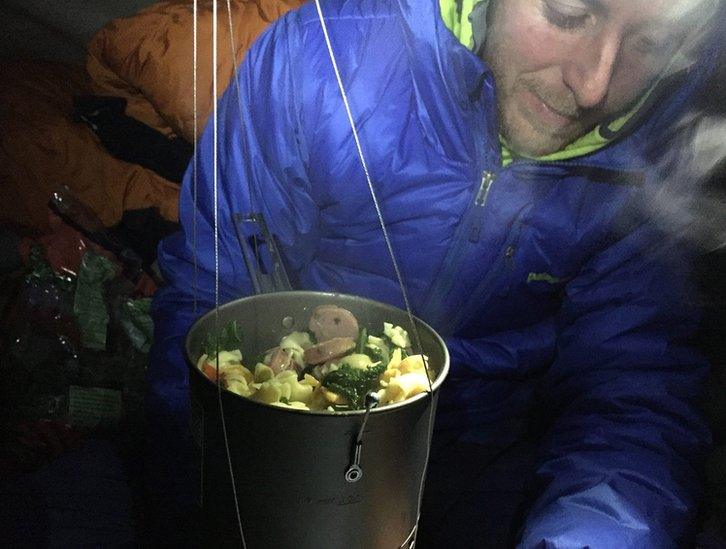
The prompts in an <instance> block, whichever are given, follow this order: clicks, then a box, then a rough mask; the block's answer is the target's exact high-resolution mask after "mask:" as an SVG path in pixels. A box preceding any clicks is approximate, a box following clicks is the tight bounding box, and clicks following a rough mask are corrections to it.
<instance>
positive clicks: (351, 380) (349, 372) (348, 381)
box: [323, 363, 386, 409]
mask: <svg viewBox="0 0 726 549" xmlns="http://www.w3.org/2000/svg"><path fill="white" fill-rule="evenodd" d="M385 369H386V365H385V364H383V363H380V364H378V365H376V366H368V367H367V368H366V369H365V370H361V369H357V368H351V367H350V366H348V365H346V364H344V365H342V366H341V367H340V368H338V369H337V370H335V371H332V372H330V373H329V374H328V375H327V376H325V379H324V380H323V387H326V388H327V389H330V390H331V391H333V392H334V393H338V394H340V395H343V396H344V397H345V398H347V399H348V401H349V402H350V403H351V404H352V405H353V407H354V408H356V409H359V408H363V406H364V405H365V397H366V394H367V393H368V392H369V391H372V390H373V389H375V388H376V387H377V386H378V378H379V377H380V376H381V374H382V373H383V372H384V371H385Z"/></svg>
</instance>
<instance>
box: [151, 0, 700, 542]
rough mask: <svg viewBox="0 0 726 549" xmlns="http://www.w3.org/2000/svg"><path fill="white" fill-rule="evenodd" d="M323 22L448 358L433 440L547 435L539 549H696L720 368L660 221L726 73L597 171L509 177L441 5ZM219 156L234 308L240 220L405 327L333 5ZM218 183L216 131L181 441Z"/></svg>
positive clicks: (171, 383)
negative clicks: (702, 465) (688, 118)
mask: <svg viewBox="0 0 726 549" xmlns="http://www.w3.org/2000/svg"><path fill="white" fill-rule="evenodd" d="M324 10H325V15H326V18H327V21H328V25H329V29H330V33H331V41H332V44H333V47H334V49H335V51H336V55H337V59H338V63H339V66H340V69H341V72H342V78H343V81H344V83H345V85H346V88H347V92H348V95H349V98H350V101H351V107H352V111H353V114H354V117H355V120H356V123H357V127H358V129H359V131H360V136H361V142H362V147H363V150H364V152H365V156H366V158H367V160H368V163H369V168H370V172H371V177H372V179H373V181H374V185H375V189H376V192H377V195H378V198H379V200H380V205H381V210H382V214H383V217H384V219H385V221H386V224H387V228H388V231H389V234H390V237H391V240H392V245H393V248H394V250H395V254H396V256H397V258H398V261H399V263H400V266H401V270H402V275H403V278H404V280H405V283H406V286H407V290H408V292H409V295H410V298H411V305H412V308H413V310H414V313H415V314H417V315H419V316H420V317H422V318H424V319H425V320H426V321H428V322H429V323H430V324H432V325H433V326H434V327H435V328H436V329H437V330H439V331H440V333H442V334H444V335H445V336H447V338H448V339H447V343H448V345H449V349H450V352H451V355H452V369H451V374H450V378H449V380H448V381H447V383H446V384H445V386H444V388H443V389H442V394H441V400H440V405H439V417H438V422H437V429H439V430H440V431H442V432H448V433H453V436H454V437H455V438H456V439H457V440H463V441H470V442H473V443H476V442H489V443H491V442H492V441H495V442H496V441H499V442H500V443H501V444H502V445H506V444H507V443H509V442H510V439H512V438H514V437H516V436H517V433H518V432H519V431H518V428H517V426H518V425H519V426H521V423H522V422H523V418H524V417H525V416H526V414H527V413H528V412H527V411H528V410H530V409H531V407H532V406H537V405H539V406H540V409H541V410H544V411H546V418H545V419H546V421H544V422H543V426H544V427H543V428H544V429H545V431H544V435H543V436H544V439H543V443H542V451H541V459H540V461H539V463H538V467H537V475H538V476H539V479H540V487H541V489H540V491H539V492H538V495H537V498H536V501H535V503H534V505H533V506H532V507H531V509H530V511H529V513H528V518H527V520H526V524H525V528H524V530H523V532H522V535H521V545H522V546H523V547H535V546H546V547H581V546H586V545H587V546H589V547H604V548H613V547H617V548H625V547H637V548H643V547H654V548H664V547H670V546H674V545H676V544H677V543H678V542H679V540H681V539H682V537H683V536H684V535H685V533H686V532H687V530H688V527H689V525H690V524H691V523H692V520H693V518H694V514H695V511H696V509H697V497H698V486H699V481H698V474H697V462H698V458H699V457H700V455H701V453H702V451H703V449H704V447H706V446H707V444H708V432H707V430H706V428H705V427H704V424H703V423H702V420H701V419H700V417H699V416H698V414H697V413H696V411H695V408H694V401H695V400H696V399H697V397H698V395H699V391H700V389H701V383H702V381H703V379H704V375H705V372H706V366H705V364H704V363H703V362H702V361H701V360H700V359H699V358H698V356H697V355H695V354H693V353H692V352H691V351H690V350H689V349H688V347H687V346H686V345H685V343H684V341H685V339H686V338H687V336H689V334H691V333H692V331H693V330H694V327H695V325H696V321H697V318H696V314H695V311H694V310H693V307H692V305H691V304H692V299H691V298H690V297H689V295H690V293H689V292H690V290H689V285H688V281H687V280H688V270H689V258H688V255H687V253H686V252H685V250H684V249H683V247H682V246H681V245H680V244H679V242H678V240H677V239H674V238H670V237H669V236H668V235H667V234H665V233H664V232H663V231H662V230H660V225H659V223H657V221H658V219H657V217H654V216H652V215H649V214H648V212H649V211H651V210H650V209H649V205H650V203H651V201H652V199H653V196H655V195H656V194H657V192H658V190H659V188H660V186H661V185H663V183H662V180H663V179H664V177H665V176H666V175H667V176H670V177H671V180H672V178H673V176H674V174H676V173H677V171H678V167H679V166H682V165H683V162H682V160H683V159H682V158H680V157H679V156H678V153H679V151H675V152H674V151H673V149H674V148H673V147H668V144H669V142H670V140H671V139H672V136H673V132H672V131H671V130H672V127H673V126H674V125H675V124H674V123H675V121H677V120H678V119H679V118H680V117H681V116H682V115H683V114H684V112H685V111H686V105H688V102H689V99H690V98H691V96H692V94H693V93H694V90H695V89H697V86H698V84H699V82H700V81H701V80H702V79H703V78H704V76H705V74H706V72H707V71H706V66H707V65H708V63H704V64H703V66H699V67H696V68H694V69H692V70H691V71H690V73H689V74H688V75H687V77H686V78H681V79H680V80H679V82H678V85H677V86H675V87H674V86H671V87H670V88H669V90H670V91H668V92H666V93H663V94H658V95H657V99H658V100H657V101H655V102H654V103H653V104H652V105H647V106H645V107H644V108H643V109H641V112H640V113H639V115H638V116H637V120H634V121H631V122H632V123H631V124H629V125H628V127H626V128H624V129H623V130H622V132H621V134H622V135H620V136H617V137H616V138H615V139H614V140H613V141H612V142H611V144H609V145H608V146H606V147H604V148H602V149H601V150H599V151H597V152H595V153H592V154H590V155H588V156H584V157H581V158H578V159H575V160H569V161H565V162H550V163H540V162H535V161H528V160H515V161H514V162H513V163H512V164H511V165H509V166H507V167H503V166H502V160H501V151H500V144H499V139H498V129H497V121H496V108H495V101H494V85H493V81H492V75H491V73H490V72H489V70H488V69H487V67H486V66H485V65H484V64H483V63H482V61H481V60H480V59H479V58H478V57H476V56H475V55H473V54H472V53H471V52H470V51H468V50H467V49H466V48H464V47H463V46H462V45H461V44H460V43H459V42H458V41H457V40H456V38H455V37H454V36H453V35H452V34H451V33H450V32H449V30H448V29H447V28H446V27H445V26H444V23H443V21H442V20H441V17H440V14H439V7H438V2H436V0H398V1H395V0H357V1H342V0H334V1H331V2H326V3H325V4H324ZM218 134H219V136H218V175H219V178H218V196H217V203H218V210H217V220H218V224H219V265H218V268H219V276H220V294H221V299H222V302H224V301H227V300H231V299H234V298H237V297H240V296H244V295H248V294H250V293H252V288H251V285H250V281H249V278H248V275H247V272H246V269H245V263H244V260H243V257H242V255H241V252H240V246H239V243H238V240H237V235H236V229H235V226H234V222H233V215H234V214H236V213H247V212H251V211H262V212H263V213H264V215H265V217H266V220H267V223H268V225H269V227H270V230H271V232H272V233H273V234H274V235H275V236H276V238H277V240H278V244H279V246H280V248H281V250H282V253H283V255H284V257H285V260H286V262H287V265H288V268H289V270H290V274H291V276H292V278H293V280H294V282H295V285H296V286H297V287H298V288H304V289H319V290H335V291H344V292H346V293H352V294H360V295H365V296H368V297H371V298H375V299H379V300H382V301H386V302H390V303H393V304H395V305H398V306H402V305H403V301H402V296H401V291H400V288H399V284H398V282H397V281H396V278H395V274H394V270H393V268H392V265H391V261H390V259H389V256H388V252H387V249H386V246H385V244H384V240H383V237H382V232H381V230H380V227H379V223H378V218H377V215H376V211H375V209H374V207H373V203H372V201H371V197H370V194H369V190H368V187H367V184H366V181H365V177H364V174H363V171H362V169H361V166H360V163H359V159H358V155H357V153H356V148H355V144H354V141H353V138H352V134H351V130H350V127H349V123H348V120H347V117H346V114H345V111H344V109H343V106H342V102H341V97H340V93H339V90H338V86H337V83H336V79H335V76H334V74H333V71H332V68H331V63H330V60H329V58H328V53H327V50H326V46H325V42H324V39H323V35H322V32H321V28H320V24H319V22H318V19H317V15H316V12H315V7H314V6H313V5H307V6H304V7H303V8H302V9H300V10H298V11H295V12H292V13H289V14H288V15H286V16H285V17H283V18H282V19H280V20H279V21H278V22H276V23H275V24H274V25H272V26H271V27H270V28H269V29H268V31H267V32H265V33H264V34H263V35H262V36H261V37H260V38H259V39H258V40H257V42H256V43H255V45H254V46H253V48H252V49H251V50H250V51H249V52H248V55H247V57H246V59H245V61H244V63H243V64H242V66H241V68H240V71H239V74H238V78H237V82H236V83H232V84H231V85H230V86H229V88H228V90H227V92H226V93H225V95H224V97H223V98H222V99H221V101H220V102H219V130H218ZM665 151H669V152H668V153H667V154H666V152H665ZM680 152H682V153H683V154H684V155H685V154H686V153H685V150H681V151H680ZM213 166H214V163H213V131H212V124H211V122H210V123H209V124H208V127H207V129H206V131H205V133H204V135H203V137H202V139H201V142H200V145H199V147H198V173H197V177H196V180H197V181H196V184H197V187H196V193H195V187H194V184H193V183H194V178H193V170H192V169H191V167H190V170H189V171H188V172H187V174H186V178H185V180H184V185H183V189H182V196H181V206H180V216H181V222H182V226H183V232H182V233H180V234H177V235H175V236H173V237H171V238H169V239H167V240H165V241H164V242H163V243H162V245H161V247H160V250H159V265H160V267H161V269H162V273H163V275H164V277H165V278H166V280H167V281H168V286H167V287H165V288H163V289H162V290H160V291H159V292H158V293H157V295H156V298H155V301H154V318H155V323H156V343H155V345H154V348H153V351H152V356H151V364H150V368H149V385H150V389H149V395H148V400H149V406H150V409H151V411H152V416H153V417H154V418H155V419H156V420H158V423H159V425H161V426H162V427H163V430H164V431H165V432H166V433H167V434H169V435H170V436H169V439H170V440H171V439H173V438H174V437H175V436H176V435H177V431H176V430H175V428H174V426H177V428H178V429H179V430H180V431H181V430H183V425H184V423H185V421H186V414H187V413H188V393H187V391H188V387H187V370H186V368H187V367H186V364H185V361H184V358H183V355H182V344H183V339H184V336H185V334H186V331H187V330H188V328H189V326H190V325H191V323H192V321H193V320H194V319H195V318H196V317H197V316H199V315H200V314H201V313H203V312H204V311H206V310H207V309H209V308H210V307H212V306H213V305H214V299H215V295H214V288H215V284H214V271H215V255H214V238H213V235H214V220H215V207H214V204H215V200H214V199H215V191H214V178H213ZM679 181H680V182H681V183H682V184H683V185H684V186H685V185H687V183H688V181H687V179H680V180H679ZM195 202H196V203H197V208H196V212H195V206H194V204H195ZM195 262H196V264H197V268H195V266H194V265H195ZM502 426H505V427H504V428H503V427H502ZM160 432H161V431H160ZM167 442H168V441H167Z"/></svg>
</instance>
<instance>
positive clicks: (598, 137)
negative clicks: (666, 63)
mask: <svg viewBox="0 0 726 549" xmlns="http://www.w3.org/2000/svg"><path fill="white" fill-rule="evenodd" d="M479 1H480V0H462V3H461V12H459V11H458V10H457V0H439V6H440V8H441V17H442V18H443V20H444V24H445V25H446V27H447V28H448V29H449V30H450V31H451V32H452V33H453V34H454V36H456V38H457V39H458V40H459V42H461V43H462V44H463V45H464V46H466V47H467V48H469V49H472V48H473V47H474V35H473V31H472V28H471V21H469V14H470V13H471V12H472V10H473V9H474V6H475V5H476V4H478V3H479ZM651 90H652V88H651ZM651 90H648V92H647V93H645V94H643V97H642V98H641V100H640V101H638V103H637V104H636V105H635V106H634V107H633V108H632V109H631V110H630V111H629V112H628V113H626V114H625V115H623V116H621V117H620V118H618V119H617V120H615V121H613V122H611V123H610V124H608V130H609V133H610V134H612V133H615V132H617V131H618V130H620V129H621V128H622V127H623V126H624V125H625V123H626V122H627V121H628V120H629V119H630V118H631V117H632V116H633V115H634V114H635V113H636V112H637V111H638V109H640V107H641V106H642V105H643V103H644V102H645V99H646V98H647V97H648V95H649V93H650V91H651ZM499 141H500V143H501V145H502V164H503V165H504V166H508V165H509V164H511V162H512V161H513V160H514V159H515V158H518V157H519V158H530V157H524V156H523V155H517V154H514V153H513V152H512V150H511V149H510V148H509V147H508V146H507V144H506V142H505V141H504V139H503V138H502V137H501V136H500V138H499ZM610 141H611V140H610V139H607V138H605V137H603V136H602V134H601V132H600V126H597V127H595V128H594V129H593V130H592V131H590V132H589V133H588V134H586V135H583V136H582V137H580V138H578V139H576V140H575V141H573V142H572V143H570V144H569V145H567V146H566V147H565V148H564V149H562V150H561V151H557V152H555V153H551V154H548V155H545V156H541V157H532V158H531V159H533V160H539V161H542V162H547V161H555V160H567V159H570V158H575V157H578V156H584V155H586V154H590V153H591V152H594V151H596V150H598V149H600V148H601V147H603V146H605V145H607V144H608V143H609V142H610Z"/></svg>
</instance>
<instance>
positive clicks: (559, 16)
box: [542, 0, 589, 30]
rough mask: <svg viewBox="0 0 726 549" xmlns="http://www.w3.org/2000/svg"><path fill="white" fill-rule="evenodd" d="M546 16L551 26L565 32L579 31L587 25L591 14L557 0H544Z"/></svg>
mask: <svg viewBox="0 0 726 549" xmlns="http://www.w3.org/2000/svg"><path fill="white" fill-rule="evenodd" d="M542 5H543V7H544V16H545V19H547V21H549V22H550V23H551V24H553V25H555V26H556V27H559V28H561V29H565V30H571V29H577V28H580V27H582V26H584V25H585V23H586V22H587V18H588V16H589V13H588V12H587V11H586V10H584V9H582V8H576V7H574V6H570V5H567V4H565V3H562V2H558V1H556V0H544V2H543V3H542Z"/></svg>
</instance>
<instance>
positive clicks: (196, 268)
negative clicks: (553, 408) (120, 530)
mask: <svg viewBox="0 0 726 549" xmlns="http://www.w3.org/2000/svg"><path fill="white" fill-rule="evenodd" d="M198 3H199V0H194V8H193V13H192V35H193V38H192V41H193V48H192V79H193V82H192V106H193V109H194V130H193V132H194V134H193V139H194V143H193V144H192V145H193V155H192V200H193V202H194V208H193V209H192V256H193V262H194V274H193V276H192V292H193V294H194V308H193V311H194V316H195V317H196V316H197V301H198V294H199V287H198V284H199V280H198V279H199V265H198V263H197V198H198V195H197V86H198V83H197V51H198V50H199V47H198V45H197V35H198V29H197V19H198V18H199V15H198V13H199V5H198ZM202 467H204V464H202Z"/></svg>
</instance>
